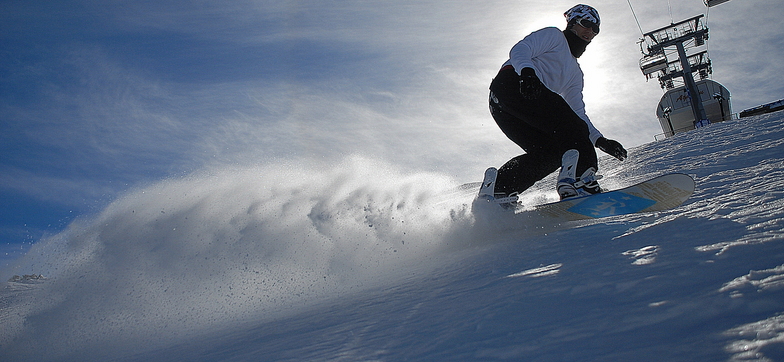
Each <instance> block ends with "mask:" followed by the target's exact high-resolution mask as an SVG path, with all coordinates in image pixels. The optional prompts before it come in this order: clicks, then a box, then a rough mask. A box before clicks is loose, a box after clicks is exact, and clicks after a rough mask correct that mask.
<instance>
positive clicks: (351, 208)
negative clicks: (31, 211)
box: [0, 112, 784, 361]
mask: <svg viewBox="0 0 784 362" xmlns="http://www.w3.org/2000/svg"><path fill="white" fill-rule="evenodd" d="M783 143H784V113H782V112H779V113H773V114H768V115H764V116H757V117H751V118H746V119H741V120H735V121H730V122H724V123H721V124H714V125H710V126H709V127H705V128H701V129H698V130H695V131H692V132H688V133H684V134H679V135H677V136H676V137H672V138H669V139H666V140H662V141H658V142H654V143H650V144H646V145H643V146H640V147H637V148H634V149H631V150H630V156H629V159H628V160H626V161H624V162H619V161H617V160H615V159H612V158H609V157H604V158H602V159H601V160H600V168H601V170H600V172H601V173H602V174H603V175H604V179H603V180H602V185H603V186H604V187H606V188H610V189H614V188H619V187H622V186H625V185H629V184H632V183H635V182H638V181H642V180H644V179H647V178H650V177H654V176H658V175H661V174H665V173H669V172H684V173H688V174H691V175H693V176H694V177H695V179H696V181H697V190H696V192H695V194H694V195H693V196H692V197H691V198H690V199H689V200H687V201H686V202H685V203H684V204H683V205H682V206H680V207H678V208H676V209H673V210H668V211H664V212H658V213H650V214H637V215H626V216H619V217H613V218H607V219H601V220H592V221H581V222H575V223H570V224H565V225H544V224H536V223H527V222H526V219H525V217H524V216H519V215H518V217H516V218H515V219H514V220H516V221H515V224H510V223H508V222H498V223H494V220H495V219H494V216H493V215H474V214H473V213H472V212H471V209H470V204H471V200H472V198H473V191H472V189H471V187H468V188H466V187H462V188H461V187H458V185H460V184H461V182H457V181H455V180H452V179H451V178H449V177H448V176H445V175H440V174H437V173H417V172H411V171H405V170H401V169H399V168H398V167H394V166H392V165H384V164H383V163H381V162H378V161H377V160H370V159H366V158H350V159H347V160H346V161H345V162H344V163H343V164H340V165H333V166H329V165H320V166H318V167H311V166H310V165H307V164H297V163H291V164H277V165H266V166H259V167H254V168H245V169H217V170H208V171H205V172H202V173H200V174H195V175H192V176H190V177H187V178H184V179H177V180H165V181H161V182H160V183H158V184H155V185H151V186H149V187H146V188H143V189H139V190H132V191H129V192H128V194H127V195H126V196H124V197H122V198H120V199H118V200H116V201H115V202H114V203H112V204H111V205H109V206H108V207H107V208H106V209H105V210H103V211H102V212H101V213H100V214H99V215H96V216H94V217H91V218H87V217H85V218H83V219H81V220H77V221H76V222H74V223H73V224H72V225H71V226H70V227H69V228H68V229H67V230H66V231H65V232H63V233H61V234H59V235H55V236H53V237H50V238H47V239H44V240H41V241H39V242H37V243H36V244H35V245H34V246H33V248H32V249H31V250H30V251H29V252H28V254H27V255H26V256H25V257H24V258H22V259H20V260H18V262H17V264H16V265H15V266H14V267H13V268H12V269H11V270H9V271H7V274H8V275H7V276H5V277H4V278H5V280H7V279H8V278H10V277H11V276H12V275H44V276H45V278H44V279H35V280H34V279H29V280H27V279H25V278H20V279H18V280H15V279H13V278H12V280H11V281H9V282H7V283H6V285H5V288H4V289H2V291H0V323H1V324H2V328H0V360H9V361H11V360H60V361H69V360H73V361H78V360H124V361H171V360H191V361H224V360H237V361H258V360H275V361H301V360H308V361H344V360H345V361H358V360H363V361H400V360H409V361H435V360H438V361H474V360H490V361H502V360H523V361H564V360H571V361H593V360H598V361H632V360H634V361H720V360H732V361H776V360H784V304H782V300H784V191H783V190H784V147H783V146H784V145H783ZM482 171H483V170H477V177H479V176H481V173H482ZM472 181H473V180H472ZM553 183H554V180H553V179H552V178H548V179H546V180H543V181H542V182H540V183H539V184H537V185H535V187H534V188H533V189H532V190H531V191H530V192H528V193H526V194H524V195H522V196H523V197H522V199H523V200H538V201H548V200H552V199H554V198H555V197H556V196H555V194H554V192H553V191H552V189H553ZM480 216H482V217H480ZM506 221H509V220H506Z"/></svg>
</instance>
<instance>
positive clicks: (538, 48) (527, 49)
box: [509, 28, 561, 78]
mask: <svg viewBox="0 0 784 362" xmlns="http://www.w3.org/2000/svg"><path fill="white" fill-rule="evenodd" d="M553 30H555V32H553ZM560 33H561V31H560V30H558V29H557V28H544V29H541V30H537V31H535V32H533V33H531V34H528V36H526V37H525V38H523V40H520V41H519V42H517V44H515V46H513V47H512V50H510V51H509V64H511V65H512V66H513V67H514V69H515V71H516V72H517V74H520V71H521V70H522V69H523V68H533V69H534V70H536V72H537V76H539V77H540V78H541V77H542V75H541V74H539V69H536V66H535V65H534V63H533V61H532V60H531V59H533V58H535V57H538V56H540V55H542V54H544V53H547V52H549V51H551V50H553V49H555V47H557V46H558V41H559V39H558V37H557V36H554V35H556V34H557V35H560Z"/></svg>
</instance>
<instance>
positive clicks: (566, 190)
mask: <svg viewBox="0 0 784 362" xmlns="http://www.w3.org/2000/svg"><path fill="white" fill-rule="evenodd" d="M579 158H580V152H579V151H577V150H569V151H566V152H565V153H564V155H563V157H562V158H561V172H559V173H558V185H557V186H556V187H557V189H558V196H560V197H561V200H565V199H571V198H574V197H580V196H588V195H594V194H598V193H600V192H602V189H601V187H599V182H597V180H599V179H600V178H601V176H599V175H596V169H595V168H593V167H589V168H588V169H587V170H585V172H583V174H582V175H580V177H579V178H578V177H577V175H576V172H577V160H578V159H579Z"/></svg>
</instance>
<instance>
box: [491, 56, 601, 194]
mask: <svg viewBox="0 0 784 362" xmlns="http://www.w3.org/2000/svg"><path fill="white" fill-rule="evenodd" d="M490 113H491V114H492V115H493V119H495V121H496V123H497V124H498V127H500V128H501V131H503V132H504V134H505V135H506V136H507V137H509V139H510V140H512V142H514V143H516V144H517V145H518V146H520V147H521V148H522V149H523V150H524V151H525V154H522V155H520V156H517V157H515V158H512V159H511V160H509V161H508V162H506V163H505V164H504V165H503V166H501V168H499V169H498V178H497V179H496V186H495V190H496V192H498V193H506V194H510V193H512V192H523V191H525V190H526V189H528V188H529V187H531V186H532V185H533V184H534V183H536V182H537V181H539V180H541V179H543V178H545V177H546V176H547V175H549V174H551V173H553V172H554V171H556V170H558V169H559V168H560V167H561V156H563V154H564V152H566V151H568V150H570V149H576V150H577V151H579V152H580V159H579V161H578V162H577V176H578V177H579V176H580V175H582V173H583V172H585V170H587V169H588V168H590V167H593V168H595V169H598V166H597V157H596V150H594V147H593V144H592V143H591V140H590V138H589V130H588V125H587V124H586V123H585V121H583V120H582V119H581V118H580V117H579V116H578V115H577V114H576V113H575V112H574V111H573V110H572V108H571V107H570V106H569V104H568V103H566V101H565V100H564V99H563V97H561V96H560V95H558V94H556V93H554V92H552V91H550V90H549V89H544V90H543V91H542V93H541V95H540V96H539V97H538V98H537V99H535V100H527V99H524V98H523V97H522V96H521V95H520V77H519V76H518V75H517V72H515V70H514V68H513V67H512V66H506V67H504V68H502V69H501V71H500V72H499V73H498V75H497V76H496V78H495V79H493V82H492V83H491V85H490Z"/></svg>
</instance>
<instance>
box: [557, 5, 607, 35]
mask: <svg viewBox="0 0 784 362" xmlns="http://www.w3.org/2000/svg"><path fill="white" fill-rule="evenodd" d="M564 16H565V17H566V22H567V23H569V25H572V24H574V23H576V22H578V21H582V20H587V21H589V22H591V23H593V25H594V26H593V30H594V32H595V33H598V32H599V24H600V23H601V19H599V12H598V11H596V9H594V8H593V7H591V6H588V5H583V4H579V5H575V6H574V7H572V8H571V9H569V10H567V11H566V12H565V13H564ZM580 25H582V26H585V25H583V24H580Z"/></svg>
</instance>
